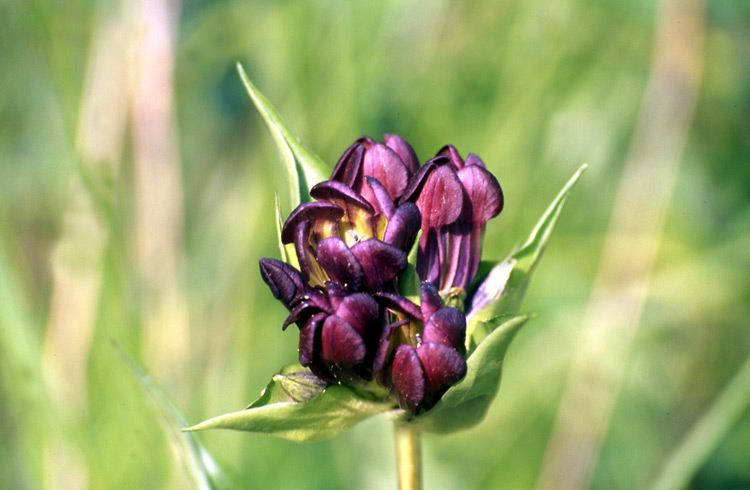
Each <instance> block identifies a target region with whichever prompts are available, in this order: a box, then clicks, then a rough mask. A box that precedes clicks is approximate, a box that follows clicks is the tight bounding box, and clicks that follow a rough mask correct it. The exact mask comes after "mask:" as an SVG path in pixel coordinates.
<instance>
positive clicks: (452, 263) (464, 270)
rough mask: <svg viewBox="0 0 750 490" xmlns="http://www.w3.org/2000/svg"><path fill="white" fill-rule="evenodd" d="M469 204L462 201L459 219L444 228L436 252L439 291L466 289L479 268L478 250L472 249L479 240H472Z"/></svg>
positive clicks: (467, 201) (465, 200)
mask: <svg viewBox="0 0 750 490" xmlns="http://www.w3.org/2000/svg"><path fill="white" fill-rule="evenodd" d="M472 237H473V235H472V223H471V203H470V202H469V200H468V199H464V210H463V212H462V213H461V217H460V218H459V219H457V220H456V221H455V222H453V223H451V224H450V225H448V226H447V227H445V228H444V229H443V231H442V239H441V240H440V242H439V246H438V250H439V256H440V263H441V265H442V268H441V271H440V272H441V276H440V289H448V288H452V287H457V288H464V289H466V287H468V285H469V283H470V282H471V279H469V278H470V277H471V278H473V276H474V274H475V273H476V268H475V266H476V267H479V250H478V249H477V250H476V251H475V250H474V249H473V248H472V246H473V244H474V243H476V244H479V243H480V241H479V240H476V241H474V240H472Z"/></svg>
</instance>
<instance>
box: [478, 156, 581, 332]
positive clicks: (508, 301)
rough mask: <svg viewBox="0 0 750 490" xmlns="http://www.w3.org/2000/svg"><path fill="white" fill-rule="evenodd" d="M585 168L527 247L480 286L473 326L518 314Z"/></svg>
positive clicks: (544, 217)
mask: <svg viewBox="0 0 750 490" xmlns="http://www.w3.org/2000/svg"><path fill="white" fill-rule="evenodd" d="M584 170H586V165H582V166H581V167H580V168H579V169H578V171H576V173H575V174H573V176H572V177H571V178H570V180H568V182H567V183H566V184H565V186H564V187H563V188H562V190H561V191H560V193H559V194H558V195H557V197H555V199H554V200H553V201H552V203H551V204H550V205H549V207H548V208H547V210H546V211H545V212H544V214H543V215H542V217H541V218H540V219H539V221H538V222H537V224H536V226H534V229H533V230H532V232H531V234H530V235H529V238H528V239H527V240H526V243H525V244H524V245H523V246H522V247H521V248H520V249H518V250H517V251H516V252H514V253H513V254H511V255H510V257H508V258H506V259H505V260H503V261H501V262H499V263H498V264H497V265H496V266H495V267H493V268H492V269H491V270H490V272H489V274H487V276H486V278H485V279H484V281H483V282H482V283H481V284H480V285H479V288H478V290H477V292H476V293H475V295H474V299H473V300H472V308H471V311H470V312H469V314H468V315H467V319H468V320H469V326H468V328H469V329H471V328H474V327H473V326H472V325H471V323H472V322H481V321H488V320H491V319H492V318H495V317H498V316H500V315H503V314H507V313H514V312H516V311H518V310H519V308H520V307H521V303H522V302H523V298H524V296H525V295H526V290H527V289H528V286H529V281H530V280H531V274H532V272H533V271H534V268H535V267H536V264H537V263H538V262H539V259H540V258H541V256H542V253H543V252H544V249H545V247H546V246H547V243H548V242H549V239H550V237H551V236H552V231H553V230H554V228H555V224H556V223H557V220H558V218H559V217H560V213H561V212H562V209H563V206H564V205H565V201H566V200H567V199H568V195H569V193H570V190H571V189H572V188H573V185H575V183H576V182H577V181H578V178H579V177H580V176H581V174H582V173H583V171H584Z"/></svg>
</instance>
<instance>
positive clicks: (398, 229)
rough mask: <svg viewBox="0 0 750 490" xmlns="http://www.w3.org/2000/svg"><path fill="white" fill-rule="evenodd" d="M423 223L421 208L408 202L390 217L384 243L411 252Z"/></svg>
mask: <svg viewBox="0 0 750 490" xmlns="http://www.w3.org/2000/svg"><path fill="white" fill-rule="evenodd" d="M421 222H422V215H421V214H420V213H419V208H418V207H417V206H416V205H415V204H412V203H410V202H406V203H404V204H402V205H401V206H399V207H398V208H397V209H396V212H395V213H393V215H392V216H389V217H388V224H387V225H386V228H385V234H384V235H383V241H384V242H385V243H390V244H391V245H393V246H395V247H398V248H400V249H401V250H404V251H407V250H411V247H412V246H413V245H414V240H415V239H416V238H417V233H418V232H419V226H420V224H421Z"/></svg>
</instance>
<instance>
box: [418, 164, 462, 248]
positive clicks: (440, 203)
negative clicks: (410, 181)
mask: <svg viewBox="0 0 750 490" xmlns="http://www.w3.org/2000/svg"><path fill="white" fill-rule="evenodd" d="M416 204H417V207H418V208H419V212H420V213H422V233H424V230H425V228H433V229H439V228H440V227H442V226H445V225H447V224H449V223H453V222H454V221H456V219H458V216H459V215H460V213H461V207H462V206H463V188H462V187H461V181H459V180H458V177H457V176H456V172H454V171H453V169H452V168H451V167H449V166H447V165H442V166H439V167H438V168H437V169H435V170H434V171H433V172H431V173H430V175H428V176H427V179H426V181H425V183H424V186H423V187H422V190H421V191H420V193H419V197H418V198H417V202H416Z"/></svg>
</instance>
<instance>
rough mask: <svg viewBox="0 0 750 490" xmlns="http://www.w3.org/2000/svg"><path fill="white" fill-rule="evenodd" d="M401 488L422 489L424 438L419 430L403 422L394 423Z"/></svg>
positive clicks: (399, 486) (399, 484)
mask: <svg viewBox="0 0 750 490" xmlns="http://www.w3.org/2000/svg"><path fill="white" fill-rule="evenodd" d="M393 435H394V437H395V439H396V467H397V471H398V488H399V490H421V489H422V440H421V435H420V433H419V431H418V430H416V429H414V428H412V427H409V426H408V425H406V424H404V423H402V422H394V423H393Z"/></svg>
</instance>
